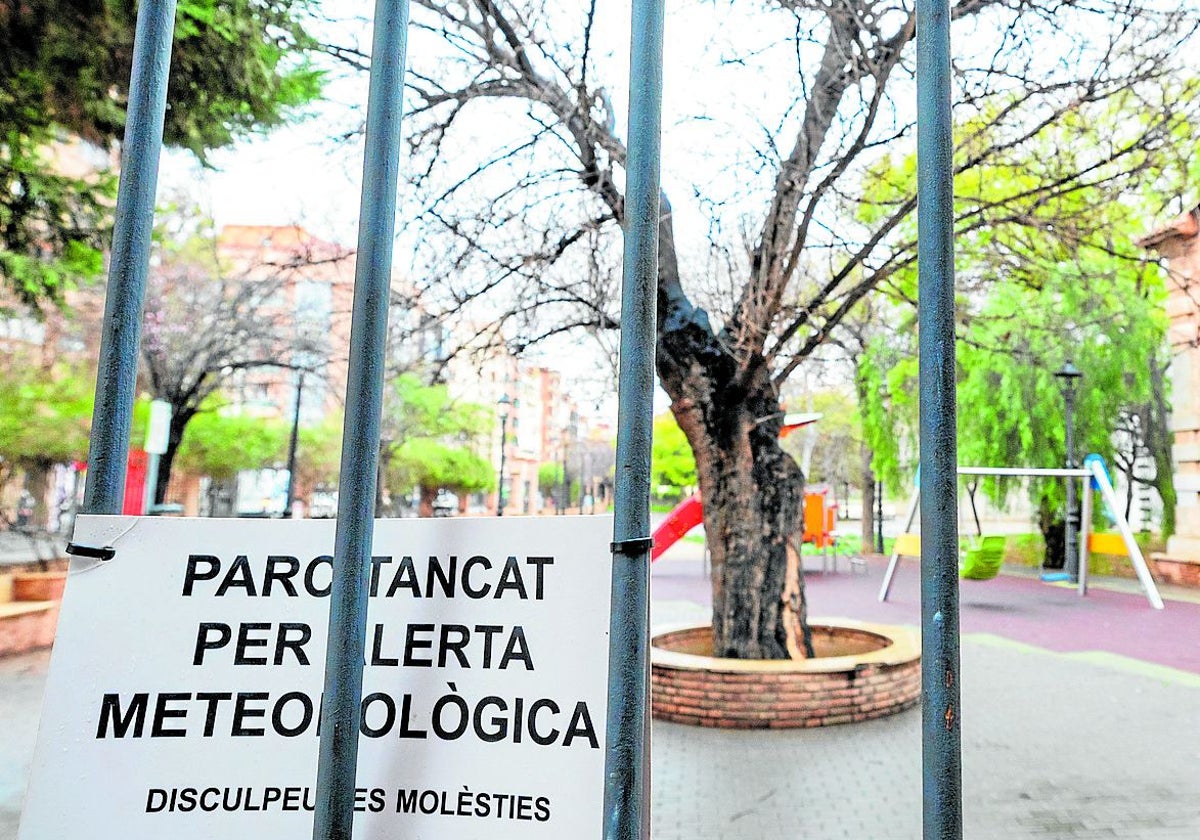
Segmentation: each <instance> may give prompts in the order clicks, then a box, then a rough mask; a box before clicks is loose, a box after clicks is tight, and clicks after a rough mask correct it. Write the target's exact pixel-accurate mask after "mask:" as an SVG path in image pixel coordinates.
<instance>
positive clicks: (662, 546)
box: [650, 413, 821, 561]
mask: <svg viewBox="0 0 1200 840" xmlns="http://www.w3.org/2000/svg"><path fill="white" fill-rule="evenodd" d="M820 419H821V415H820V414H818V413H810V414H788V415H787V416H785V417H784V418H783V428H782V429H780V430H779V436H780V437H781V438H784V437H787V436H788V435H789V434H791V433H792V432H794V431H796V429H801V428H804V427H805V426H807V425H808V424H809V423H815V422H817V421H818V420H820ZM703 521H704V506H703V505H702V504H700V494H699V493H693V494H692V495H690V496H688V497H687V498H686V499H684V500H683V501H682V502H680V503H679V504H678V505H676V506H675V510H673V511H671V513H670V514H668V516H667V518H666V519H664V520H663V523H662V524H661V525H659V526H658V527H657V528H655V529H654V534H653V535H652V536H653V537H654V548H652V549H651V550H650V559H651V561H654V560H657V559H658V558H659V555H661V554H662V553H663V552H664V551H666V550H667V549H668V548H670V547H671V546H673V545H675V543H677V542H679V539H680V538H681V537H682V536H683V535H684V534H686V533H687V532H688V531H690V530H692V529H693V528H695V527H696V526H697V525H699V524H700V523H701V522H703Z"/></svg>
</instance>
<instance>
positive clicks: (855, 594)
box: [651, 558, 1200, 674]
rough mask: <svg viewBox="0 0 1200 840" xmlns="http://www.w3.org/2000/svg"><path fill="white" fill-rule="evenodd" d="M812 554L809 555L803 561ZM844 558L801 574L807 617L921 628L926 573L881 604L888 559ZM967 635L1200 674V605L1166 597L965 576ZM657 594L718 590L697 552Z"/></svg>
mask: <svg viewBox="0 0 1200 840" xmlns="http://www.w3.org/2000/svg"><path fill="white" fill-rule="evenodd" d="M812 561H813V558H806V566H807V564H808V563H811V562H812ZM849 565H850V564H849V562H848V561H847V560H846V559H844V558H843V559H842V560H840V561H839V569H840V571H839V572H838V573H837V574H821V573H820V572H819V571H815V572H814V571H812V570H811V568H810V570H809V571H808V573H807V574H806V575H805V581H806V583H807V590H808V603H809V613H810V614H811V615H816V616H822V615H825V616H837V617H845V618H856V619H860V620H863V621H876V622H880V623H884V624H909V625H914V626H916V625H919V624H920V619H921V596H920V585H921V584H920V570H919V569H918V566H917V563H916V562H913V561H901V563H900V567H899V569H898V570H897V571H896V576H895V578H894V579H893V581H892V589H891V592H890V594H889V596H888V600H887V602H885V603H880V602H879V600H878V595H879V587H880V584H881V583H882V581H883V571H884V568H885V567H886V560H879V559H871V560H869V561H868V574H865V575H864V574H856V573H852V572H851V571H850V570H849ZM959 583H960V587H959V593H960V594H959V599H960V628H961V632H963V633H992V634H995V635H997V636H1003V637H1005V638H1007V639H1012V640H1014V641H1018V642H1023V643H1025V644H1029V645H1034V646H1037V647H1041V648H1047V649H1049V650H1053V651H1057V652H1060V653H1073V652H1082V651H1106V652H1108V653H1114V654H1119V655H1121V656H1127V657H1131V658H1133V659H1138V660H1142V661H1143V662H1151V663H1154V664H1158V665H1166V666H1168V667H1171V668H1178V669H1180V670H1184V671H1190V672H1192V673H1195V674H1200V604H1194V603H1189V602H1186V601H1175V600H1171V599H1169V598H1167V599H1164V600H1165V601H1166V609H1163V610H1156V609H1153V608H1152V607H1151V606H1150V603H1149V601H1147V600H1146V597H1145V595H1143V594H1141V591H1140V590H1139V591H1138V592H1137V593H1136V594H1127V593H1123V592H1113V591H1110V590H1107V589H1100V588H1097V587H1092V588H1090V589H1089V590H1088V594H1087V597H1085V598H1081V597H1079V594H1078V592H1077V590H1075V589H1073V588H1071V589H1068V588H1066V587H1064V586H1061V585H1050V584H1045V583H1042V582H1041V581H1040V580H1037V579H1036V578H1027V577H1023V576H1021V577H1018V576H1014V575H1005V574H1002V575H1000V576H999V577H997V578H995V579H993V580H989V581H975V580H963V581H960V582H959ZM651 586H652V589H651V592H652V595H653V597H654V598H655V599H656V600H660V599H661V600H681V601H691V602H693V603H696V604H701V605H708V604H710V603H711V597H712V589H711V585H710V583H709V581H708V580H707V578H706V577H705V575H704V574H703V569H702V566H701V561H700V560H699V558H697V559H695V560H691V559H686V560H683V559H669V558H664V559H663V561H660V562H658V563H655V564H654V565H653V567H652V575H651Z"/></svg>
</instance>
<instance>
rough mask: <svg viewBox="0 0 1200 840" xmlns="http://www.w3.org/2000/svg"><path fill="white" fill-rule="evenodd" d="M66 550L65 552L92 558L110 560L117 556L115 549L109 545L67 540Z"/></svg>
mask: <svg viewBox="0 0 1200 840" xmlns="http://www.w3.org/2000/svg"><path fill="white" fill-rule="evenodd" d="M66 551H67V554H73V555H75V556H76V557H91V558H92V559H94V560H111V559H113V558H114V557H116V556H117V550H116V549H115V548H113V547H112V546H111V545H106V546H99V547H98V546H94V545H79V544H78V543H73V542H69V543H67V548H66Z"/></svg>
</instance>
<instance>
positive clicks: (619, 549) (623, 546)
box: [608, 537, 654, 557]
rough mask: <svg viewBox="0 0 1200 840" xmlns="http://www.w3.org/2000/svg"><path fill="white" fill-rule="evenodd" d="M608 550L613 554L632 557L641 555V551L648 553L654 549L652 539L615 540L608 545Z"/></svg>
mask: <svg viewBox="0 0 1200 840" xmlns="http://www.w3.org/2000/svg"><path fill="white" fill-rule="evenodd" d="M608 548H609V550H610V551H611V552H612V553H613V554H624V555H625V556H626V557H632V556H634V555H635V554H641V553H642V552H643V551H649V550H650V549H652V548H654V537H636V538H634V539H632V540H617V541H616V542H613V543H609V546H608Z"/></svg>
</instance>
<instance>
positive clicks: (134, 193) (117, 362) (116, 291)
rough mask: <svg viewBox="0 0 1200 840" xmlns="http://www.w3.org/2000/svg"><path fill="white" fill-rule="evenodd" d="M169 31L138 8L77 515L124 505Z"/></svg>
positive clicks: (159, 14)
mask: <svg viewBox="0 0 1200 840" xmlns="http://www.w3.org/2000/svg"><path fill="white" fill-rule="evenodd" d="M174 30H175V0H161V2H144V3H142V4H140V5H139V7H138V15H137V29H136V30H135V32H134V39H133V73H132V75H131V77H130V80H129V107H128V109H127V110H126V113H125V139H124V142H123V143H122V148H121V185H120V188H119V189H118V190H117V208H116V212H115V216H116V220H115V224H114V227H113V242H112V256H111V262H110V263H109V269H108V289H107V291H106V292H105V296H104V325H103V328H102V332H101V335H100V360H99V365H98V368H97V371H96V403H95V406H94V407H93V408H92V432H91V440H90V443H89V446H88V470H87V481H86V483H85V485H84V494H83V511H84V513H95V514H108V515H117V514H120V513H121V509H122V504H123V502H124V498H125V464H126V461H127V459H128V457H129V456H128V452H129V434H130V428H131V426H132V425H133V398H134V390H135V388H136V383H137V368H138V353H139V344H140V341H141V334H142V303H143V301H144V299H145V297H146V275H147V274H148V273H149V271H150V239H151V233H152V232H153V228H154V194H155V192H156V191H157V189H158V159H159V155H160V153H161V152H162V137H163V119H164V116H165V114H166V110H167V78H168V75H169V71H170V66H171V39H172V36H173V34H174Z"/></svg>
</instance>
